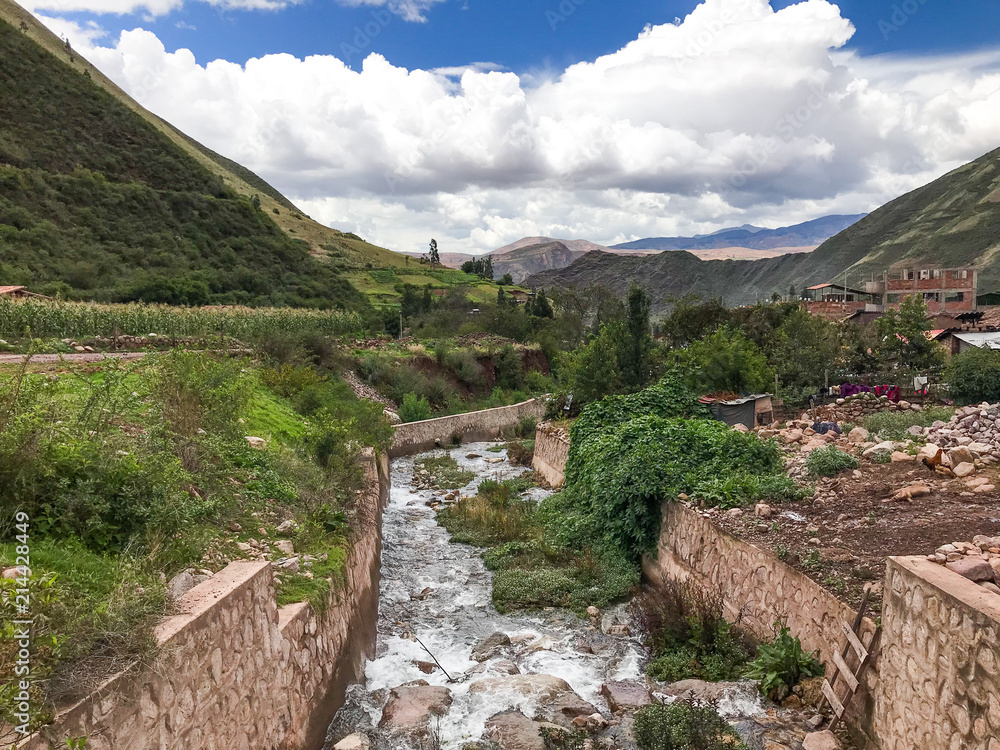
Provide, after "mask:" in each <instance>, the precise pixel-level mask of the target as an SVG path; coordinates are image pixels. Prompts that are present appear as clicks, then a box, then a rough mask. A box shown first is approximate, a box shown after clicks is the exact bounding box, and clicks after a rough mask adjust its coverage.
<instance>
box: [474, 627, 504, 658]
mask: <svg viewBox="0 0 1000 750" xmlns="http://www.w3.org/2000/svg"><path fill="white" fill-rule="evenodd" d="M509 645H510V636H509V635H507V634H506V633H492V634H490V635H488V636H486V637H485V638H483V639H482V640H481V641H479V643H477V644H476V645H475V646H473V647H472V654H471V655H470V657H469V658H470V659H472V661H488V660H489V659H492V658H493V657H494V656H498V655H499V654H500V653H501V652H502V651H503V650H504V649H505V648H506V647H507V646H509Z"/></svg>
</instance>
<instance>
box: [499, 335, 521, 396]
mask: <svg viewBox="0 0 1000 750" xmlns="http://www.w3.org/2000/svg"><path fill="white" fill-rule="evenodd" d="M493 366H494V368H495V372H496V384H497V385H498V386H500V387H501V388H505V389H507V390H517V389H518V388H520V387H521V385H522V384H523V383H524V374H523V372H522V370H521V357H520V355H518V353H517V351H516V350H515V349H514V347H513V346H511V345H510V344H507V345H506V346H504V347H503V348H502V349H501V350H500V353H499V354H497V355H496V358H495V360H494V363H493Z"/></svg>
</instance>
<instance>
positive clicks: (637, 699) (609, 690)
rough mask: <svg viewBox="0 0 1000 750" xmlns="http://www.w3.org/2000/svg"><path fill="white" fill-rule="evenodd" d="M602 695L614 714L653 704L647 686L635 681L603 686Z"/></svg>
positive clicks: (611, 683) (620, 681)
mask: <svg viewBox="0 0 1000 750" xmlns="http://www.w3.org/2000/svg"><path fill="white" fill-rule="evenodd" d="M601 695H603V696H604V699H605V700H606V701H607V702H608V708H610V709H611V711H612V712H613V713H618V712H619V711H626V710H631V709H637V708H642V707H643V706H648V705H649V704H650V703H652V702H653V696H652V695H650V692H649V690H647V689H646V686H645V685H643V684H641V683H639V682H635V681H633V680H611V681H609V682H605V683H604V684H603V685H601Z"/></svg>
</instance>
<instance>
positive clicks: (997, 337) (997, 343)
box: [932, 329, 1000, 355]
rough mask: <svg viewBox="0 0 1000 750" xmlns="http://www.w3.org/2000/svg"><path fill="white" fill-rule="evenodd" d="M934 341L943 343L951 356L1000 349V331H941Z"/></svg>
mask: <svg viewBox="0 0 1000 750" xmlns="http://www.w3.org/2000/svg"><path fill="white" fill-rule="evenodd" d="M932 333H937V335H936V336H934V337H933V338H934V340H935V341H938V342H939V343H941V344H942V345H943V346H944V347H945V349H947V350H948V353H949V354H953V355H954V354H961V353H962V352H964V351H967V350H968V349H972V348H975V349H1000V331H958V330H954V329H953V330H950V331H940V332H933V331H932Z"/></svg>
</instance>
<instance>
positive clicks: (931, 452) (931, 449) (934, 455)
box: [917, 443, 941, 463]
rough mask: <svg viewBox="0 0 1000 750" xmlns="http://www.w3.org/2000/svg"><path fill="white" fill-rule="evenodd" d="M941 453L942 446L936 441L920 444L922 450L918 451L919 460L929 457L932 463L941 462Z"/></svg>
mask: <svg viewBox="0 0 1000 750" xmlns="http://www.w3.org/2000/svg"><path fill="white" fill-rule="evenodd" d="M939 453H941V448H940V447H939V446H937V445H935V444H934V443H927V445H922V446H920V450H919V451H917V460H920V461H922V460H923V459H925V458H926V459H927V460H928V461H931V462H932V463H940V459H941V457H940V456H939V455H938V454H939Z"/></svg>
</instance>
